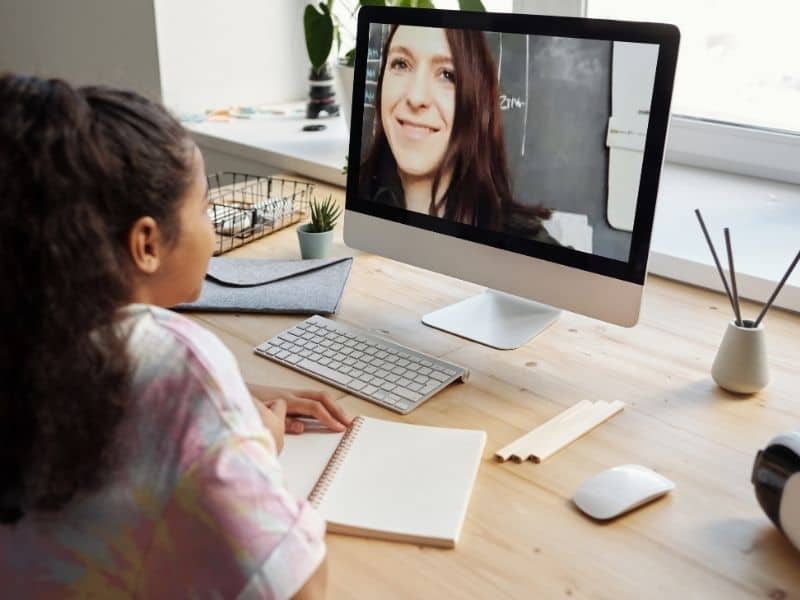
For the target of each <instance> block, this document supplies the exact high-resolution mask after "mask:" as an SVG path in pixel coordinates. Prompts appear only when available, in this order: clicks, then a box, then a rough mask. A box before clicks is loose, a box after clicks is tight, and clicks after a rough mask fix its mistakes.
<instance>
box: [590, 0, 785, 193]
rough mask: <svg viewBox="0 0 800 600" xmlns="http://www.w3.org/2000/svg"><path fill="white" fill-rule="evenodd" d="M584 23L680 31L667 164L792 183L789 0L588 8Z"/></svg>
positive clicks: (612, 1) (616, 1)
mask: <svg viewBox="0 0 800 600" xmlns="http://www.w3.org/2000/svg"><path fill="white" fill-rule="evenodd" d="M587 16H589V17H600V18H610V19H626V20H641V21H661V22H667V23H674V24H675V25H677V26H678V27H679V28H680V30H681V48H680V56H679V59H678V71H677V74H676V81H675V90H674V94H673V104H672V113H673V123H672V131H671V136H670V142H669V147H668V151H667V158H668V159H670V160H673V161H675V162H685V163H688V164H694V165H698V166H708V167H715V168H721V169H723V170H728V171H733V172H740V173H744V174H750V175H758V176H766V177H770V178H774V179H779V180H783V181H789V182H792V183H800V175H799V174H798V172H797V164H800V163H799V162H798V161H799V160H800V110H798V107H799V106H800V68H799V67H798V66H797V65H798V63H797V56H798V55H800V41H798V38H797V35H796V31H795V29H796V23H797V21H798V18H800V4H798V3H797V2H796V1H795V0H764V1H763V2H761V3H759V4H758V6H756V5H754V4H753V3H752V2H744V1H743V0H708V1H707V2H702V3H699V2H695V1H693V0H670V1H669V2H666V1H665V0H588V3H587Z"/></svg>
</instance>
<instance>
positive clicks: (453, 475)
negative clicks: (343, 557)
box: [319, 417, 486, 546]
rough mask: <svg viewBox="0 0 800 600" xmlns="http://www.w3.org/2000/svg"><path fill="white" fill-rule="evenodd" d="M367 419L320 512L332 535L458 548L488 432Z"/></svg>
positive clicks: (334, 478)
mask: <svg viewBox="0 0 800 600" xmlns="http://www.w3.org/2000/svg"><path fill="white" fill-rule="evenodd" d="M362 418H363V423H362V425H361V427H360V429H359V431H358V433H357V435H356V436H355V439H354V440H353V443H352V446H351V447H350V449H349V451H348V452H347V456H346V458H345V459H344V460H343V461H342V464H341V466H340V467H339V469H338V471H337V473H336V475H335V476H334V477H333V479H332V482H331V484H330V487H329V488H328V490H327V492H326V493H325V495H324V497H323V499H322V502H321V503H320V506H319V508H320V511H321V512H322V515H323V516H324V517H325V519H326V521H328V523H329V524H330V525H331V527H330V529H331V531H337V530H338V531H341V532H343V533H362V534H365V535H369V533H370V532H383V533H384V534H386V535H378V536H377V537H386V538H390V539H397V540H403V539H405V540H406V541H417V542H423V541H426V542H427V543H431V544H435V545H440V546H453V545H455V542H456V540H457V539H458V535H459V533H460V531H461V526H462V524H463V522H464V517H465V514H466V511H467V504H468V503H469V498H470V495H471V493H472V487H473V484H474V482H475V476H476V474H477V471H478V465H479V464H480V459H481V455H482V454H483V448H484V445H485V442H486V434H485V433H484V432H483V431H475V430H468V429H449V428H442V427H425V426H421V425H408V424H405V423H396V422H392V421H383V420H378V419H370V418H367V417H362Z"/></svg>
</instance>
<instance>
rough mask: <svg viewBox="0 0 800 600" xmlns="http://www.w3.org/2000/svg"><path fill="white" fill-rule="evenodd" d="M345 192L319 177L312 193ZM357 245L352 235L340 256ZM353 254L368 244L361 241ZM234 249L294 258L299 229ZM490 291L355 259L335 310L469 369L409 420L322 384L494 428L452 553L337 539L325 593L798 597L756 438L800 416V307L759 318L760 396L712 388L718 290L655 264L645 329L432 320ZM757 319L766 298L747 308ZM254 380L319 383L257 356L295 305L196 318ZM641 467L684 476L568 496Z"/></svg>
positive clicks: (724, 311)
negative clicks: (595, 422) (478, 332)
mask: <svg viewBox="0 0 800 600" xmlns="http://www.w3.org/2000/svg"><path fill="white" fill-rule="evenodd" d="M328 190H330V191H332V192H334V193H338V194H339V197H341V191H340V190H337V189H336V188H327V187H326V186H323V185H320V186H318V188H317V192H319V193H327V191H328ZM352 253H353V252H352V251H351V250H349V249H348V248H346V247H345V246H344V245H343V243H342V241H341V231H340V232H339V234H338V239H337V241H336V242H335V248H334V254H336V255H346V254H352ZM356 254H357V253H356ZM230 256H250V257H270V258H298V257H299V254H298V246H297V238H296V234H295V232H294V229H293V228H291V229H288V230H285V231H282V232H279V233H276V234H273V235H272V236H269V237H268V238H266V239H264V240H261V241H259V242H256V243H253V244H250V245H248V246H245V247H244V248H241V249H239V250H237V251H235V252H233V253H231V254H230ZM480 289H481V288H479V287H478V286H475V285H472V284H469V283H464V282H461V281H457V280H454V279H451V278H449V277H445V276H442V275H438V274H435V273H430V272H427V271H424V270H422V269H418V268H415V267H410V266H407V265H404V264H401V263H397V262H394V261H390V260H387V259H384V258H381V257H377V256H372V255H367V254H360V255H357V257H356V259H355V261H354V265H353V270H352V274H351V277H350V281H349V283H348V285H347V288H346V291H345V294H344V298H343V301H342V304H341V310H340V312H339V314H338V315H337V316H336V319H337V320H341V321H343V322H345V323H350V324H353V325H356V326H359V327H362V328H365V329H367V330H371V331H373V332H377V333H379V334H381V335H386V336H388V337H391V338H393V339H395V340H397V341H399V342H400V343H403V344H407V345H410V346H412V347H415V348H418V349H420V350H423V351H426V352H429V353H431V354H434V355H437V356H442V357H445V358H447V359H448V360H452V361H455V362H458V363H461V364H463V365H466V366H468V367H469V368H470V369H471V371H472V378H471V379H470V381H469V383H468V384H464V385H453V386H451V387H450V388H448V389H447V390H445V391H443V392H441V393H440V394H438V395H437V396H436V397H434V398H433V399H431V400H430V401H428V402H427V403H426V404H424V405H423V406H421V407H420V408H419V409H418V410H416V411H414V412H413V413H411V414H410V415H408V416H406V417H401V416H399V415H395V414H394V413H392V412H389V411H388V410H385V409H382V408H380V407H378V406H376V405H374V404H370V403H368V402H365V401H363V400H361V399H359V398H355V397H352V396H347V395H344V394H343V393H342V392H341V391H339V390H336V389H334V388H328V389H330V391H331V392H332V393H333V394H334V395H335V397H337V398H340V400H341V403H342V404H343V405H344V407H345V408H346V409H347V410H349V411H350V413H351V414H366V415H370V416H375V417H379V418H382V419H395V420H403V421H406V422H409V423H418V424H426V425H442V426H451V427H467V428H480V429H483V430H485V431H486V432H487V434H488V441H487V446H486V451H485V454H484V460H483V463H482V465H481V467H480V471H479V473H478V479H477V483H476V486H475V490H474V492H473V496H472V500H471V502H470V505H469V510H468V514H467V520H466V523H465V526H464V530H463V533H462V537H461V540H460V541H459V544H458V546H457V548H456V549H455V550H437V549H431V548H422V547H417V546H413V545H406V544H395V543H389V542H381V541H374V540H364V539H359V538H353V537H345V536H340V535H329V536H328V538H327V542H328V549H329V555H330V563H331V570H330V582H331V593H330V597H331V598H337V599H338V598H381V599H383V598H393V597H394V598H423V597H424V598H556V597H571V598H581V597H591V598H600V597H602V598H657V597H673V598H711V597H714V598H735V597H750V596H753V597H762V598H763V597H769V598H774V599H779V598H781V599H782V598H794V597H798V596H797V594H798V593H800V552H797V551H795V550H794V549H793V548H792V546H791V545H790V544H789V543H788V541H786V539H785V538H784V537H783V536H782V535H781V534H780V533H779V532H778V530H777V529H776V528H775V527H773V526H772V524H771V523H770V522H769V521H768V519H767V518H766V516H765V515H764V514H763V513H762V512H761V509H760V507H759V506H758V504H757V502H756V499H755V496H754V494H753V488H752V485H751V484H750V470H751V467H752V464H753V459H754V457H755V454H756V450H757V449H759V448H761V447H763V446H764V444H765V443H766V442H767V441H768V440H769V439H770V438H771V437H772V436H773V435H775V434H778V433H781V432H785V431H789V430H792V429H796V428H797V427H798V421H800V370H799V369H798V365H800V317H798V316H797V315H791V314H788V313H785V312H782V311H779V310H773V311H771V312H770V314H769V316H768V317H767V319H766V321H765V323H766V328H767V335H768V338H767V339H768V344H769V354H770V367H771V373H772V381H771V383H770V385H769V386H768V387H767V388H766V390H764V391H763V392H762V393H760V394H758V395H755V396H753V397H735V396H733V395H731V394H728V393H725V392H723V391H722V390H720V389H719V388H717V387H716V386H715V384H714V383H713V381H712V380H711V377H710V374H709V371H710V368H711V363H712V360H713V358H714V354H715V352H716V348H717V344H718V342H719V340H720V339H721V336H722V333H723V331H724V330H725V327H726V323H727V321H728V320H729V319H730V312H731V311H730V308H729V306H728V305H727V301H726V299H725V298H724V297H723V296H721V295H719V294H716V293H713V292H708V291H704V290H700V289H694V288H691V287H688V286H685V285H682V284H679V283H675V282H671V281H667V280H664V279H660V278H655V277H651V278H650V279H649V281H648V284H647V289H646V292H645V298H644V307H643V311H642V318H641V321H640V323H639V325H638V326H636V327H635V328H632V329H623V328H620V327H616V326H613V325H607V324H604V323H601V322H599V321H595V320H592V319H589V318H585V317H582V316H579V315H574V314H570V313H565V314H563V315H562V316H561V318H560V319H559V320H558V321H557V322H556V324H555V325H553V327H551V328H550V329H548V330H547V331H546V332H545V333H543V334H542V335H541V336H540V337H538V338H536V339H535V340H534V341H533V342H531V343H530V344H528V345H527V346H525V347H523V348H521V349H519V350H514V351H511V352H502V351H499V350H493V349H490V348H486V347H483V346H480V345H478V344H475V343H472V342H469V341H466V340H463V339H460V338H457V337H454V336H452V335H449V334H446V333H443V332H440V331H437V330H434V329H431V328H428V327H426V326H424V325H423V324H422V323H421V321H420V317H421V316H422V314H424V313H425V312H427V311H430V310H432V309H435V308H438V307H441V306H444V305H446V304H449V303H452V302H455V301H457V300H460V299H463V298H465V297H468V296H470V295H472V294H475V293H477V292H478V291H479V290H480ZM743 310H744V311H745V313H747V314H756V308H755V306H754V305H752V304H750V303H745V306H744V309H743ZM196 318H197V319H198V320H199V321H200V322H202V324H204V325H205V326H207V327H208V328H209V329H211V330H212V331H214V332H215V333H217V334H218V335H219V336H220V337H221V338H222V340H223V341H224V342H225V343H226V344H227V345H228V346H229V347H230V348H231V350H232V351H233V352H234V353H235V354H236V356H237V358H238V359H239V361H240V365H241V368H242V372H243V373H244V376H245V378H246V379H248V380H250V381H254V382H259V383H265V384H275V385H284V386H292V387H314V388H325V387H326V386H324V385H323V384H321V383H319V382H317V381H315V380H312V379H310V378H307V377H305V376H303V375H301V374H299V373H297V372H294V371H291V370H289V369H286V368H284V367H282V366H279V365H277V364H275V363H272V362H269V361H267V360H265V359H263V358H260V357H257V356H255V355H254V354H253V352H252V349H253V347H254V346H256V345H257V344H259V343H260V342H262V341H263V340H264V339H266V338H268V337H270V336H272V335H274V334H276V333H278V332H279V331H281V330H283V329H284V328H287V327H289V326H290V325H292V324H293V323H295V322H297V321H299V320H301V319H300V317H297V316H251V315H210V314H209V315H205V314H204V315H198V316H197V317H196ZM584 398H588V399H595V400H616V399H620V400H624V401H625V402H626V403H627V407H626V409H625V410H624V411H623V413H621V414H620V415H617V416H616V417H614V418H613V419H612V420H611V421H609V422H608V423H606V424H604V425H602V426H601V427H599V428H598V429H596V430H595V431H593V432H591V433H590V434H589V435H587V436H585V437H584V438H582V439H580V440H578V441H577V442H575V443H573V444H572V445H570V446H568V447H567V448H566V449H564V450H562V451H561V452H560V453H558V454H556V455H554V456H553V457H551V458H550V459H548V460H547V461H545V462H544V463H543V464H540V465H534V464H533V463H530V462H528V463H524V464H514V463H505V464H500V463H497V462H495V461H494V460H493V453H494V451H495V450H497V449H499V448H501V447H502V446H504V445H505V444H507V443H508V442H509V441H511V440H513V439H515V438H516V437H518V436H520V435H521V434H523V433H525V432H526V431H528V430H529V429H531V428H533V427H534V426H536V425H538V424H540V423H542V422H543V421H546V420H547V419H549V418H551V417H552V416H554V415H555V414H557V413H559V412H561V411H562V410H564V409H565V408H567V407H569V406H570V405H572V404H574V403H576V402H578V401H579V400H581V399H584ZM624 463H641V464H643V465H647V466H649V467H651V468H653V469H655V470H657V471H659V472H660V473H663V474H664V475H666V476H667V477H669V478H670V479H672V480H673V481H675V483H676V484H677V488H676V489H675V491H673V492H672V494H670V495H669V496H667V497H666V498H664V499H662V500H660V501H658V502H656V503H654V504H652V505H650V506H648V507H646V508H644V509H642V510H640V511H638V512H635V513H632V514H629V515H627V516H624V517H622V518H620V519H619V520H617V521H615V522H612V523H610V524H606V525H601V524H596V523H594V522H591V521H589V520H588V519H587V518H586V517H584V516H583V515H582V514H581V513H579V512H578V510H577V509H576V508H574V506H573V505H572V503H571V501H570V498H571V497H572V494H573V492H574V491H575V490H576V488H577V487H578V486H579V485H580V483H581V482H582V481H583V480H585V479H586V478H588V477H590V476H591V475H593V474H595V473H597V472H598V471H601V470H603V469H606V468H608V467H612V466H615V465H619V464H624Z"/></svg>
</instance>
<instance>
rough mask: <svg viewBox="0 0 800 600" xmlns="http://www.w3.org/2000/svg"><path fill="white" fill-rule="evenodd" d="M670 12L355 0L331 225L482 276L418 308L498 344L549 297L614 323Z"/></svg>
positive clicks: (542, 310)
mask: <svg viewBox="0 0 800 600" xmlns="http://www.w3.org/2000/svg"><path fill="white" fill-rule="evenodd" d="M678 42H679V32H678V30H677V29H676V28H675V27H673V26H671V25H663V24H654V23H636V22H616V21H604V20H594V19H582V18H566V17H544V16H534V15H521V14H495V13H480V12H466V11H446V10H426V9H400V8H386V7H369V6H366V7H363V8H362V9H361V10H360V12H359V17H358V31H357V46H356V62H355V74H354V84H353V110H352V115H351V126H350V127H351V130H350V148H349V155H348V172H347V201H346V210H345V218H344V237H345V242H346V243H347V244H348V245H349V246H351V247H353V248H358V249H361V250H365V251H368V252H372V253H375V254H380V255H383V256H386V257H389V258H393V259H396V260H400V261H403V262H406V263H409V264H412V265H417V266H419V267H423V268H426V269H430V270H433V271H438V272H440V273H444V274H447V275H451V276H453V277H457V278H459V279H464V280H468V281H472V282H475V283H477V284H480V285H483V286H486V287H487V288H488V289H487V291H486V292H484V293H482V294H479V295H477V296H475V297H472V298H469V299H467V300H464V301H462V302H459V303H457V304H454V305H452V306H446V307H442V308H440V309H439V310H436V311H434V312H433V313H430V314H428V315H425V316H424V317H423V321H424V322H425V323H426V324H427V325H430V326H432V327H436V328H440V329H443V330H445V331H449V332H452V333H454V334H457V335H459V336H462V337H465V338H468V339H471V340H475V341H478V342H480V343H483V344H487V345H489V346H493V347H496V348H501V349H510V348H516V347H518V346H520V345H522V344H524V343H525V342H527V341H528V340H529V339H531V338H532V337H533V336H535V335H536V334H537V333H538V332H540V331H541V330H543V329H544V328H545V327H547V326H548V325H550V324H551V323H552V322H553V321H554V319H556V318H557V316H558V312H559V311H558V309H566V310H570V311H574V312H577V313H582V314H584V315H588V316H590V317H594V318H597V319H601V320H604V321H608V322H611V323H616V324H619V325H624V326H632V325H634V324H635V323H636V321H637V320H638V316H639V308H640V304H641V299H642V292H643V289H644V283H645V275H646V271H647V257H648V251H649V245H650V236H651V231H652V226H653V217H654V213H655V204H656V196H657V193H658V182H659V175H660V172H661V166H662V162H663V156H664V144H665V138H666V134H667V126H668V122H669V110H670V100H671V95H672V86H673V80H674V75H675V64H676V60H677V53H678Z"/></svg>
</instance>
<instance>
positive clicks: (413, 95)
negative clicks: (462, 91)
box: [380, 26, 456, 177]
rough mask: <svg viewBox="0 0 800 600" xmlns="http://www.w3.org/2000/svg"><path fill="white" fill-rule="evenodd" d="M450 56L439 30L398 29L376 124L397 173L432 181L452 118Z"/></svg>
mask: <svg viewBox="0 0 800 600" xmlns="http://www.w3.org/2000/svg"><path fill="white" fill-rule="evenodd" d="M453 69H454V68H453V57H452V55H451V54H450V46H449V45H448V44H447V37H446V35H445V31H444V29H437V28H427V27H410V26H401V27H398V28H397V30H396V31H395V33H394V36H393V37H392V41H391V45H390V46H389V50H388V55H387V57H386V69H385V71H384V73H383V85H382V90H381V106H380V111H381V123H382V125H383V130H384V131H385V132H386V137H387V139H388V140H389V147H390V148H391V149H392V154H393V155H394V158H395V161H396V162H397V166H398V169H399V170H400V171H401V173H405V174H407V175H412V176H417V177H425V176H433V174H434V172H435V171H436V169H437V168H438V167H439V165H440V163H441V162H442V157H443V156H444V153H445V151H446V150H447V145H448V143H449V141H450V132H451V131H452V129H453V116H454V114H455V91H456V85H455V77H456V73H455V71H454V70H453Z"/></svg>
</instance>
